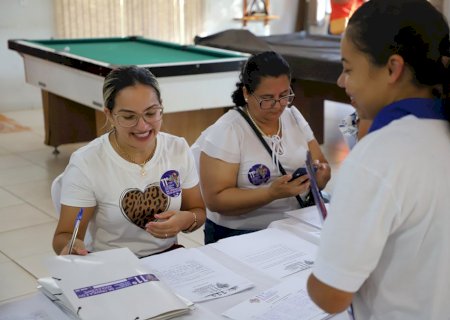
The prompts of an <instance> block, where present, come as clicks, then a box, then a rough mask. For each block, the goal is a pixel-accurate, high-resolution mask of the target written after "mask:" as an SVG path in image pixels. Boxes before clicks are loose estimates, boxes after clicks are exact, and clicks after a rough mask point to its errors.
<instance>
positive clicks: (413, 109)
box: [369, 98, 446, 133]
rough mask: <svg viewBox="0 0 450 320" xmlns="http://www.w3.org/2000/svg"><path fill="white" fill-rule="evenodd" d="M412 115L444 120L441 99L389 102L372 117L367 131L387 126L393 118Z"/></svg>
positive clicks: (420, 117) (411, 99) (413, 99)
mask: <svg viewBox="0 0 450 320" xmlns="http://www.w3.org/2000/svg"><path fill="white" fill-rule="evenodd" d="M408 115H413V116H415V117H417V118H419V119H435V120H445V119H446V117H445V115H444V111H443V105H442V100H440V99H427V98H410V99H404V100H400V101H396V102H394V103H391V104H389V105H387V106H386V107H384V108H383V109H381V111H380V112H378V114H377V115H376V117H375V119H373V122H372V125H371V127H370V129H369V133H370V132H373V131H376V130H378V129H381V128H383V127H384V126H387V125H388V124H389V123H391V122H392V121H394V120H397V119H400V118H403V117H406V116H408Z"/></svg>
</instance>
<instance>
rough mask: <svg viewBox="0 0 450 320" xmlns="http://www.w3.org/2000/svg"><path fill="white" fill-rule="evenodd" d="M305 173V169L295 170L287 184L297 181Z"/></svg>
mask: <svg viewBox="0 0 450 320" xmlns="http://www.w3.org/2000/svg"><path fill="white" fill-rule="evenodd" d="M306 173H307V172H306V168H305V167H300V168H298V169H297V170H295V171H294V173H293V174H292V178H291V180H289V182H291V181H292V180H295V179H297V178H298V177H301V176H303V175H305V174H306Z"/></svg>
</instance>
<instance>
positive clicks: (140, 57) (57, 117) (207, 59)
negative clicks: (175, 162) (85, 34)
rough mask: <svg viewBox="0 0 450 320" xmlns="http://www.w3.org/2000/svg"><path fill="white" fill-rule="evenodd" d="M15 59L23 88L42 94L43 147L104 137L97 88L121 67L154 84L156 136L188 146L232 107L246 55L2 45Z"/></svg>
mask: <svg viewBox="0 0 450 320" xmlns="http://www.w3.org/2000/svg"><path fill="white" fill-rule="evenodd" d="M8 47H9V49H11V50H15V51H17V52H18V53H19V54H20V55H22V57H23V60H24V65H25V77H26V82H27V83H29V84H32V85H35V86H37V87H39V88H41V92H42V102H43V110H44V123H45V144H47V145H50V146H54V147H55V151H56V152H57V149H56V147H58V146H59V145H61V144H66V143H74V142H81V141H89V140H91V139H93V138H95V137H96V136H98V135H99V134H101V133H102V132H104V130H105V123H106V122H105V121H106V119H105V117H104V114H103V111H102V110H103V99H102V85H103V80H104V77H105V76H106V75H107V74H108V72H110V71H111V70H112V69H113V68H115V67H117V66H121V65H139V66H142V67H145V68H148V69H149V70H150V71H152V72H153V73H154V74H155V76H156V77H157V78H158V81H159V83H160V87H161V94H162V99H163V105H164V107H165V110H164V112H165V115H164V122H163V129H162V130H164V131H166V132H170V133H173V134H177V135H180V136H184V137H185V138H186V140H188V142H189V143H192V142H193V141H194V140H195V139H196V138H197V136H198V135H199V133H200V132H201V131H202V130H203V129H205V128H206V127H207V126H208V125H209V124H211V123H213V122H214V121H215V120H216V119H217V118H218V117H220V116H221V115H222V114H223V113H224V112H225V110H226V107H229V106H231V105H232V101H231V97H230V96H231V92H232V91H233V90H234V88H235V83H236V82H237V80H238V76H239V71H240V68H241V65H242V63H243V62H245V61H246V60H247V58H248V54H246V53H240V52H234V51H229V50H223V49H217V48H209V47H204V46H198V45H179V44H175V43H170V42H164V41H157V40H152V39H147V38H143V37H123V38H93V39H60V40H17V39H13V40H9V41H8Z"/></svg>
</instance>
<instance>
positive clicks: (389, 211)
mask: <svg viewBox="0 0 450 320" xmlns="http://www.w3.org/2000/svg"><path fill="white" fill-rule="evenodd" d="M380 21H382V23H380ZM341 54H342V64H343V71H342V74H341V75H340V76H339V79H338V81H337V82H338V85H339V86H341V87H343V88H345V90H346V93H347V94H348V95H349V96H350V98H351V100H352V102H353V103H352V104H353V105H354V106H355V108H356V110H357V112H358V115H359V116H360V117H361V119H367V120H370V121H372V124H371V126H370V129H369V131H368V134H367V135H366V136H365V137H364V139H362V140H361V141H359V142H358V143H357V144H356V145H355V147H354V148H353V149H352V151H351V152H350V154H349V156H348V157H347V158H346V159H345V160H344V162H343V164H342V167H341V168H340V171H339V173H338V175H337V180H336V182H335V187H334V193H333V197H332V199H331V203H330V208H329V211H328V216H327V220H326V221H325V223H324V226H323V229H322V233H321V240H320V246H319V250H318V253H317V258H316V261H315V265H314V268H313V272H312V274H311V276H310V278H309V280H308V292H309V295H310V297H311V298H312V300H313V301H314V302H315V303H316V304H317V305H318V306H319V307H321V308H322V309H323V310H325V311H327V312H329V313H337V312H341V311H345V310H346V309H347V308H349V307H350V306H352V311H353V315H354V316H355V318H356V319H358V320H360V319H390V320H395V319H398V320H400V319H401V320H403V319H409V320H411V319H413V320H414V319H417V320H419V319H421V320H423V319H427V320H433V319H436V320H437V319H448V318H449V314H450V304H449V301H450V277H449V276H448V272H449V270H450V246H449V244H450V214H449V212H450V197H449V194H448V190H450V163H449V160H448V159H450V123H449V121H450V118H449V115H450V101H449V95H448V91H449V79H450V71H449V68H448V56H450V41H449V25H448V22H447V21H446V20H445V18H444V16H443V15H442V14H441V13H440V12H439V11H438V10H436V9H435V8H434V7H433V6H432V5H431V4H430V3H429V2H428V1H425V0H395V1H392V0H370V1H368V2H366V3H364V4H363V5H362V6H361V7H360V8H359V9H358V10H357V11H356V12H355V13H354V14H353V15H352V17H351V18H350V20H349V24H348V26H347V29H346V31H345V33H344V36H343V38H342V41H341Z"/></svg>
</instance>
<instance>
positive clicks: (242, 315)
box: [223, 272, 330, 320]
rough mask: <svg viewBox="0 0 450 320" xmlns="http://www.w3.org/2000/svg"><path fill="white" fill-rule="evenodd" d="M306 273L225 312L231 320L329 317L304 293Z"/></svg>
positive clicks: (295, 319)
mask: <svg viewBox="0 0 450 320" xmlns="http://www.w3.org/2000/svg"><path fill="white" fill-rule="evenodd" d="M308 275H309V272H303V273H301V274H299V276H297V277H295V278H291V279H289V280H285V281H283V282H281V283H280V284H278V285H276V286H274V287H272V288H270V289H268V290H265V291H263V292H260V293H258V294H256V295H255V296H253V297H251V298H250V299H247V300H244V301H243V302H242V303H240V304H238V305H236V306H234V307H233V308H231V309H229V310H227V311H225V312H224V313H223V315H224V316H226V317H228V318H230V319H233V320H247V319H254V320H278V319H283V320H322V319H328V318H329V317H330V315H329V314H328V313H325V312H324V311H322V310H321V309H320V308H319V307H317V306H316V305H315V304H314V302H312V301H311V299H310V298H309V296H308V293H307V292H306V280H307V277H308Z"/></svg>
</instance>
